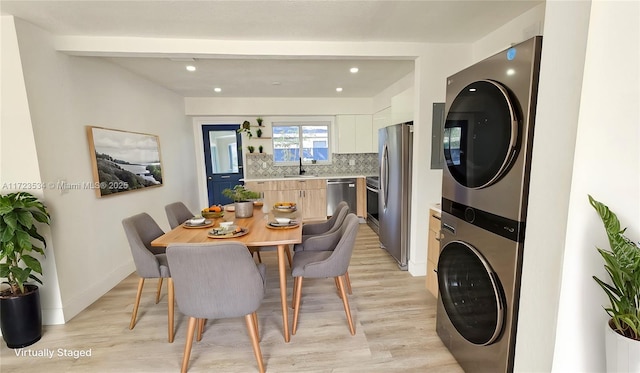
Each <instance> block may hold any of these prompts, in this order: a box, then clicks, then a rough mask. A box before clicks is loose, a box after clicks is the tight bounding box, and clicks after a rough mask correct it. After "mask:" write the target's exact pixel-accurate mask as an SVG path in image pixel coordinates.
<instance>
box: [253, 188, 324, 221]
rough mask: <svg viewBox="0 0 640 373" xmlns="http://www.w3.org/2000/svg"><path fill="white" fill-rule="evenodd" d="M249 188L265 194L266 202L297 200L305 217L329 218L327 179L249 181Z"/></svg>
mask: <svg viewBox="0 0 640 373" xmlns="http://www.w3.org/2000/svg"><path fill="white" fill-rule="evenodd" d="M245 186H246V187H247V189H249V190H252V191H254V192H262V193H263V194H264V203H265V205H267V206H269V207H270V206H273V205H274V204H275V203H276V202H295V203H296V204H297V206H298V210H299V211H300V213H301V215H302V216H303V219H304V220H306V221H310V220H325V219H327V182H326V180H325V179H308V180H274V181H248V182H246V183H245Z"/></svg>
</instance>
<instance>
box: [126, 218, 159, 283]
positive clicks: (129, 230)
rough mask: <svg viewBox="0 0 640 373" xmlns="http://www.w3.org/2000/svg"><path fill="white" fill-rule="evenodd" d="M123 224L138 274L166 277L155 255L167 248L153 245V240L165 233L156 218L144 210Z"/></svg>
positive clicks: (148, 276) (145, 276)
mask: <svg viewBox="0 0 640 373" xmlns="http://www.w3.org/2000/svg"><path fill="white" fill-rule="evenodd" d="M122 226H123V227H124V232H125V234H126V235H127V240H128V241H129V247H130V248H131V255H132V256H133V262H134V263H135V265H136V272H137V273H138V275H139V276H140V277H144V278H150V277H166V276H163V274H164V273H161V272H164V271H161V268H160V263H159V262H158V258H156V257H155V255H156V254H163V253H164V252H165V249H164V248H162V247H153V246H151V241H153V240H154V239H156V238H158V237H160V236H162V235H163V234H164V231H162V229H160V227H159V226H158V224H156V222H155V220H153V218H152V217H151V216H149V214H147V213H144V212H143V213H141V214H137V215H133V216H131V217H128V218H126V219H123V220H122Z"/></svg>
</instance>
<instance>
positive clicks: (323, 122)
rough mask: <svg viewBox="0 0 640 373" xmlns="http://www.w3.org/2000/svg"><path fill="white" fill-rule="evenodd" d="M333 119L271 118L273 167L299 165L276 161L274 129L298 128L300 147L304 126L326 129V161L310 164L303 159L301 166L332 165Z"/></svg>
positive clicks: (296, 161) (297, 163)
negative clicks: (323, 127)
mask: <svg viewBox="0 0 640 373" xmlns="http://www.w3.org/2000/svg"><path fill="white" fill-rule="evenodd" d="M334 121H335V119H334V117H328V116H326V117H325V116H314V117H300V118H296V117H286V118H285V117H283V118H273V119H272V120H270V122H271V133H272V138H271V147H272V149H273V155H272V157H273V158H272V159H273V165H274V166H276V167H279V166H297V165H299V161H298V160H295V161H290V162H283V161H276V146H275V141H276V140H277V138H276V136H275V134H274V129H275V127H299V128H300V131H299V135H298V141H299V145H302V144H301V142H302V127H304V126H326V127H327V160H324V161H321V160H318V161H316V163H313V162H310V161H305V160H304V159H303V161H302V164H303V165H310V164H315V165H326V164H332V162H333V161H332V149H333V148H332V146H333V144H332V129H333V126H334Z"/></svg>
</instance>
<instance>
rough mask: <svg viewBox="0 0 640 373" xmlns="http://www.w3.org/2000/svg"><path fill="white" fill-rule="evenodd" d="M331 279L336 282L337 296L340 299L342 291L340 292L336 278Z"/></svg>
mask: <svg viewBox="0 0 640 373" xmlns="http://www.w3.org/2000/svg"><path fill="white" fill-rule="evenodd" d="M333 281H334V282H335V283H336V290H337V291H338V297H340V298H341V299H342V293H340V283H339V282H338V278H337V277H334V278H333Z"/></svg>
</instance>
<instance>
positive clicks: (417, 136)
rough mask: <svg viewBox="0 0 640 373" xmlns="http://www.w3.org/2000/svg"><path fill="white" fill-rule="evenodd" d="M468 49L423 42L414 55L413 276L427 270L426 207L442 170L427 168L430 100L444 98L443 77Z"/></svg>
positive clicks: (464, 62)
mask: <svg viewBox="0 0 640 373" xmlns="http://www.w3.org/2000/svg"><path fill="white" fill-rule="evenodd" d="M470 49H471V48H470V46H469V45H466V44H432V45H426V46H425V47H424V50H423V51H422V52H421V54H420V57H419V58H417V59H416V65H415V66H416V67H415V72H414V73H415V84H414V91H413V99H414V103H413V107H414V113H413V174H412V176H413V181H412V210H411V240H410V252H409V272H410V273H411V274H412V275H414V276H424V275H426V273H427V272H426V271H427V268H426V265H427V264H426V263H427V241H428V240H427V235H428V231H429V229H428V227H429V207H430V206H432V205H433V204H435V203H438V202H440V200H441V196H442V170H432V169H431V168H430V164H431V121H432V112H433V103H434V102H444V99H445V94H446V79H447V77H448V76H450V75H453V74H455V73H456V72H457V71H459V70H461V69H463V68H464V67H466V66H468V65H470V64H471V53H470ZM392 111H393V110H392Z"/></svg>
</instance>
